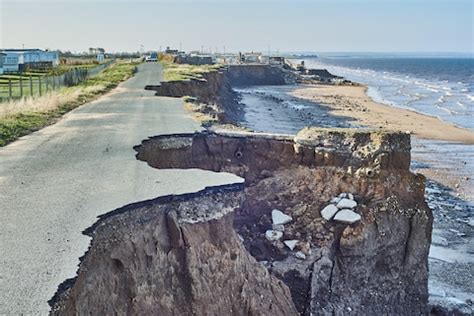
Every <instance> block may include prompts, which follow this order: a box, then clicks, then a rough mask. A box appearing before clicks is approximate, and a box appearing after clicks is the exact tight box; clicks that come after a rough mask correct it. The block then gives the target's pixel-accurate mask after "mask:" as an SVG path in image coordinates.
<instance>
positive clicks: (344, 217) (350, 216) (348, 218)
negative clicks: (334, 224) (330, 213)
mask: <svg viewBox="0 0 474 316" xmlns="http://www.w3.org/2000/svg"><path fill="white" fill-rule="evenodd" d="M360 219H361V217H360V215H359V214H357V213H356V212H353V211H352V210H349V209H342V210H340V211H339V212H338V213H337V214H336V216H334V220H335V221H338V222H342V223H347V224H352V223H355V222H357V221H360Z"/></svg>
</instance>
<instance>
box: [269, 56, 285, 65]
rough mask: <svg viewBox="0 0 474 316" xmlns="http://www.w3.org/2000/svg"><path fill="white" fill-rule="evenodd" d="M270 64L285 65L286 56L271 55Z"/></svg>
mask: <svg viewBox="0 0 474 316" xmlns="http://www.w3.org/2000/svg"><path fill="white" fill-rule="evenodd" d="M270 64H271V65H284V64H285V57H281V56H270Z"/></svg>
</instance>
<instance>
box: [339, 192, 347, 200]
mask: <svg viewBox="0 0 474 316" xmlns="http://www.w3.org/2000/svg"><path fill="white" fill-rule="evenodd" d="M339 197H340V198H341V199H343V198H346V197H347V193H341V194H339Z"/></svg>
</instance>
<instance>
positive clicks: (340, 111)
mask: <svg viewBox="0 0 474 316" xmlns="http://www.w3.org/2000/svg"><path fill="white" fill-rule="evenodd" d="M367 89H368V87H367V86H366V85H357V86H355V85H354V86H346V85H320V84H313V85H304V86H298V87H296V88H295V89H294V90H293V91H292V92H291V95H292V96H294V97H297V98H299V99H304V100H308V101H312V102H317V103H321V104H323V105H326V106H328V107H330V108H332V111H331V112H332V113H333V114H334V115H336V116H346V117H351V118H353V119H354V120H355V121H356V122H357V123H359V124H361V125H364V126H367V127H370V128H385V129H389V130H400V131H410V132H412V133H413V134H414V135H415V136H417V137H418V138H421V139H431V140H440V141H449V142H456V143H463V144H474V131H470V130H468V129H465V128H462V127H458V126H456V125H453V124H451V123H448V122H445V121H442V120H440V119H439V118H437V117H434V116H430V115H427V114H422V113H419V112H416V111H411V110H408V109H402V108H399V107H395V106H391V105H387V104H383V103H379V102H376V101H374V100H373V99H372V98H371V97H370V96H369V95H368V94H367Z"/></svg>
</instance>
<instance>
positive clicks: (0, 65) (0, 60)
mask: <svg viewBox="0 0 474 316" xmlns="http://www.w3.org/2000/svg"><path fill="white" fill-rule="evenodd" d="M6 55H7V54H5V53H0V75H3V63H4V62H5V56H6Z"/></svg>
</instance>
